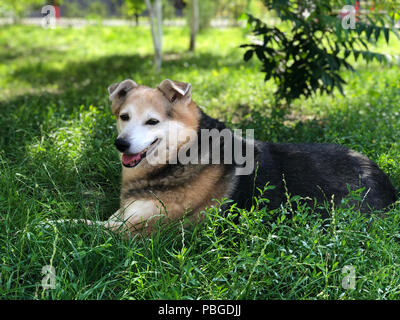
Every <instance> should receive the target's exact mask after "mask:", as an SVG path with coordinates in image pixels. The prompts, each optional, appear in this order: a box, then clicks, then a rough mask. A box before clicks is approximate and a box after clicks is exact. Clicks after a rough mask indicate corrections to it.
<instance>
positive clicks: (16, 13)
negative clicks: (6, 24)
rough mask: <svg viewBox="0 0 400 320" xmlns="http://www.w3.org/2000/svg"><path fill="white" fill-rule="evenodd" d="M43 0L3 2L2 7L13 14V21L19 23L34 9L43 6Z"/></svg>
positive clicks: (11, 0)
mask: <svg viewBox="0 0 400 320" xmlns="http://www.w3.org/2000/svg"><path fill="white" fill-rule="evenodd" d="M43 3H44V1H43V0H25V1H17V0H2V1H1V5H2V6H3V7H4V8H5V9H6V10H9V11H11V12H12V15H13V21H14V23H17V22H18V21H19V20H20V19H21V18H22V16H23V15H24V14H25V13H26V11H28V10H29V9H30V8H32V7H37V6H39V5H41V4H43Z"/></svg>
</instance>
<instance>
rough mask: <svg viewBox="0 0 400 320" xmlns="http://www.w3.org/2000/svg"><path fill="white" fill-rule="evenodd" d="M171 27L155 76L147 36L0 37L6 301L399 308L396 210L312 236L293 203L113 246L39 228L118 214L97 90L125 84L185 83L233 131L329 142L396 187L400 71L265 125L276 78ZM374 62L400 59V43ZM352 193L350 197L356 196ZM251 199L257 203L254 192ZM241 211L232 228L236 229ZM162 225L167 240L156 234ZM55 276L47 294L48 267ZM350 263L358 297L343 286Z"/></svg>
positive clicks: (108, 239) (214, 33)
mask: <svg viewBox="0 0 400 320" xmlns="http://www.w3.org/2000/svg"><path fill="white" fill-rule="evenodd" d="M188 41H189V37H188V30H186V29H180V28H165V38H164V52H165V61H164V65H163V71H162V73H161V74H159V75H157V74H155V73H154V72H153V70H154V68H153V60H152V59H153V58H152V43H151V38H150V31H149V30H148V29H146V28H128V27H115V28H110V27H101V26H93V27H85V28H79V29H71V28H65V29H62V28H58V29H55V30H44V29H41V28H34V27H21V26H12V27H1V28H0V61H1V64H0V88H1V89H0V260H1V263H0V268H1V269H0V276H1V278H0V279H1V280H0V281H1V282H0V296H1V297H2V298H10V299H32V298H36V299H160V298H161V299H164V298H167V299H399V298H400V258H399V256H400V243H399V240H400V229H399V220H400V215H399V210H400V206H399V205H396V206H395V208H393V209H392V210H391V211H390V212H388V213H387V215H386V216H385V217H383V218H382V217H381V216H380V215H378V214H372V215H371V216H369V217H366V216H364V215H362V214H361V213H360V212H359V211H358V210H357V209H355V208H353V209H352V208H346V207H343V208H331V209H330V212H331V214H332V219H331V220H330V221H328V222H327V223H326V225H325V227H326V231H322V229H323V228H322V225H323V221H321V220H320V219H319V218H318V217H317V216H316V214H315V213H314V212H312V210H310V209H309V208H307V207H304V206H302V205H301V204H300V203H298V199H297V198H296V197H294V198H291V199H289V200H290V201H292V202H294V203H295V208H296V212H295V215H294V218H293V219H287V218H286V216H287V215H288V214H289V213H290V208H291V207H290V206H288V205H287V204H283V205H282V207H281V208H280V209H279V210H278V213H279V214H278V219H273V213H272V212H268V211H267V210H265V209H261V210H260V209H258V207H257V206H255V207H254V209H253V210H250V211H244V210H239V209H232V211H231V213H230V214H229V215H228V217H223V216H221V215H220V213H219V212H218V210H217V209H215V208H209V209H207V214H208V215H207V219H206V221H205V222H204V223H202V224H200V225H198V226H196V227H194V228H189V229H183V228H182V226H181V224H180V223H177V224H176V225H170V226H167V227H165V226H164V227H162V228H161V229H160V230H159V231H158V232H157V233H156V234H154V235H153V236H152V237H151V238H147V239H141V238H134V239H130V240H127V239H122V238H121V237H120V236H118V235H115V234H112V233H110V232H107V231H104V230H102V229H100V228H96V227H88V226H85V225H69V224H65V225H59V226H57V227H56V228H49V229H45V228H43V227H41V226H40V223H41V222H42V221H43V220H45V219H58V218H77V217H80V218H89V219H106V218H107V217H108V216H110V215H111V214H112V213H113V212H115V211H116V210H117V209H118V205H119V181H120V163H119V160H118V154H117V152H116V150H115V149H114V147H113V140H114V138H115V137H116V130H115V125H114V119H113V117H112V115H111V112H110V110H109V101H108V96H107V91H106V88H107V86H108V85H110V84H111V83H113V82H117V81H120V80H122V79H125V78H132V79H134V80H135V81H137V82H138V83H142V84H146V85H149V86H154V85H156V84H158V83H159V82H161V81H162V80H163V79H165V78H171V79H175V80H180V81H188V82H191V83H192V85H193V97H194V100H195V101H196V102H197V103H198V104H199V105H200V106H202V107H203V109H204V110H205V111H206V112H208V113H209V114H211V115H212V116H215V117H218V118H220V119H223V120H225V121H227V123H228V124H230V125H231V126H232V127H238V128H243V129H245V128H254V129H256V137H257V138H259V139H263V140H268V141H276V142H277V141H279V142H293V141H298V142H300V141H309V142H334V143H341V144H344V145H346V146H348V147H351V148H353V149H355V150H358V151H361V152H363V153H364V154H366V155H368V156H369V157H370V158H371V159H372V160H374V161H376V162H377V163H378V165H379V166H380V167H381V168H382V169H383V170H384V171H385V172H386V173H387V174H388V175H389V176H390V178H391V180H392V182H393V183H394V185H395V186H396V188H397V189H399V188H400V143H399V141H400V116H399V101H400V71H399V69H398V67H389V66H378V65H376V64H371V65H365V64H363V63H358V64H357V70H358V72H357V73H356V74H350V73H344V74H343V76H344V77H345V79H346V80H347V81H348V85H347V86H346V87H345V91H346V96H345V97H343V96H340V95H339V94H337V95H336V96H335V97H327V96H317V97H315V98H313V99H311V100H309V101H297V102H296V103H295V105H294V106H293V109H292V110H291V113H290V114H289V115H287V116H286V118H285V121H276V120H274V119H271V118H270V117H269V115H270V113H271V104H272V101H273V97H272V92H273V89H274V85H273V83H270V82H268V83H264V81H263V74H261V73H260V72H259V68H260V67H259V65H258V63H257V62H256V61H251V62H250V63H244V62H243V60H242V55H243V51H242V50H241V49H239V48H238V46H239V45H240V44H243V43H245V42H246V41H248V40H247V39H246V38H245V32H244V31H243V30H240V29H225V30H209V31H207V32H204V33H202V34H200V36H199V39H198V41H199V42H198V50H197V52H196V53H195V54H191V53H188V52H187V51H186V48H187V46H188ZM378 48H379V50H381V51H382V52H391V53H397V54H399V53H400V45H399V43H395V41H393V43H392V44H391V46H390V47H389V48H387V47H385V46H384V45H383V44H380V45H379V46H378ZM351 197H352V198H356V199H357V197H359V194H357V193H354V194H352V195H351ZM257 201H259V202H262V201H266V200H265V199H263V198H262V197H260V199H258V200H257ZM239 213H240V223H239V224H238V225H235V224H234V223H232V220H233V219H234V217H235V215H237V214H239ZM165 229H167V230H165ZM45 265H52V266H54V267H55V271H56V288H55V289H49V290H43V288H42V286H41V281H42V278H43V277H44V275H43V274H41V270H42V267H43V266H45ZM346 265H351V266H353V267H354V268H355V275H356V282H355V284H356V288H355V289H348V290H346V289H344V288H343V287H342V279H343V277H344V276H345V274H342V268H343V267H344V266H346Z"/></svg>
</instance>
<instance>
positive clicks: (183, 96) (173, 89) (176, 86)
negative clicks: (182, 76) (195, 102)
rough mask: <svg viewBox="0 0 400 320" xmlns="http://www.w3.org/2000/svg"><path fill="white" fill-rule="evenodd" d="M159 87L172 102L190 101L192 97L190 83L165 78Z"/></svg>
mask: <svg viewBox="0 0 400 320" xmlns="http://www.w3.org/2000/svg"><path fill="white" fill-rule="evenodd" d="M158 89H160V90H161V92H162V93H163V94H164V96H165V97H166V98H167V99H168V101H169V102H171V103H174V102H175V101H183V102H190V100H191V98H192V85H191V84H190V83H186V82H178V81H172V80H170V79H165V80H163V81H162V82H161V83H160V85H159V86H158Z"/></svg>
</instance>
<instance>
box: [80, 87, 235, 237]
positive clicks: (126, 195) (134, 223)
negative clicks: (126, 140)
mask: <svg viewBox="0 0 400 320" xmlns="http://www.w3.org/2000/svg"><path fill="white" fill-rule="evenodd" d="M125 81H128V84H129V85H130V87H129V88H130V89H129V91H127V92H126V94H125V95H122V96H121V97H119V95H118V89H116V88H118V84H114V85H112V86H110V87H109V93H110V94H113V97H116V98H114V99H115V100H114V101H113V105H112V110H113V112H114V113H115V115H116V119H117V128H118V130H120V127H121V126H122V123H121V120H120V119H119V114H122V113H123V112H124V108H127V107H128V106H130V107H132V106H134V109H135V114H136V115H140V114H143V113H144V112H146V111H148V110H149V108H151V110H153V111H156V112H157V113H158V114H160V115H162V117H163V119H164V120H166V121H167V120H168V119H172V120H174V121H176V122H178V123H180V124H182V128H183V131H184V130H188V132H189V130H195V131H196V132H197V130H198V126H199V121H200V112H199V109H198V107H197V105H196V104H195V103H194V102H193V101H192V100H191V92H190V88H191V86H190V85H188V86H186V87H185V84H184V83H173V82H171V80H168V81H167V80H164V81H163V82H162V84H161V85H162V88H158V89H157V88H156V89H153V88H148V87H145V86H138V85H136V83H134V82H133V81H131V80H125ZM122 83H123V82H122ZM132 83H134V84H135V85H136V86H134V87H132ZM171 84H172V85H171ZM175 84H176V85H177V86H179V87H177V88H178V89H177V90H179V91H180V90H181V88H182V91H180V92H181V93H182V92H183V93H184V96H182V97H181V98H180V99H177V100H176V101H175V97H174V99H171V101H170V100H169V98H170V95H171V90H174V89H173V88H174V86H175ZM167 89H168V90H169V91H168V96H167V94H166V92H165V91H166V90H167ZM116 90H117V91H116ZM163 90H164V91H163ZM172 93H173V92H172ZM172 100H173V101H172ZM183 144H184V141H180V142H179V143H178V149H179V148H180V147H181V146H182V145H183ZM163 166H165V164H160V165H157V166H154V165H150V164H149V163H147V161H145V162H142V163H140V164H139V165H138V166H137V167H135V168H126V167H124V166H122V186H121V207H120V209H119V210H118V211H117V212H116V213H114V214H113V215H112V216H111V217H110V218H109V220H108V221H106V222H99V221H87V220H79V221H81V222H84V223H87V224H91V225H93V224H100V225H102V226H104V227H106V228H109V229H111V230H113V231H118V232H123V233H124V234H125V235H131V234H135V233H137V232H138V231H141V232H142V231H144V232H145V233H147V234H149V233H150V232H151V231H152V229H153V228H152V227H153V225H154V222H155V221H156V220H158V219H159V218H160V217H168V218H169V219H173V220H177V219H182V218H183V217H184V216H187V217H188V219H189V220H190V221H199V220H201V219H202V216H201V212H202V211H203V210H204V209H205V208H206V207H207V206H211V205H213V204H214V202H213V199H221V198H223V197H225V196H227V192H228V190H230V189H231V187H232V181H233V179H232V177H231V176H228V177H227V176H226V175H225V172H224V166H223V165H219V164H213V165H211V164H210V165H194V164H189V165H185V166H184V168H183V169H182V170H183V172H182V173H179V174H175V175H173V176H166V177H163V179H162V180H157V179H152V178H150V176H151V174H152V173H153V172H155V171H156V170H161V169H162V168H163ZM160 185H163V186H165V187H164V188H160ZM152 188H154V191H152Z"/></svg>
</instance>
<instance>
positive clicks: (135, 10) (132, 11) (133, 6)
mask: <svg viewBox="0 0 400 320" xmlns="http://www.w3.org/2000/svg"><path fill="white" fill-rule="evenodd" d="M145 9H146V4H145V3H144V1H143V0H125V8H124V10H125V12H124V13H125V15H126V16H128V17H135V22H136V26H138V25H139V16H140V14H141V13H142V12H143V11H144V10H145Z"/></svg>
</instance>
